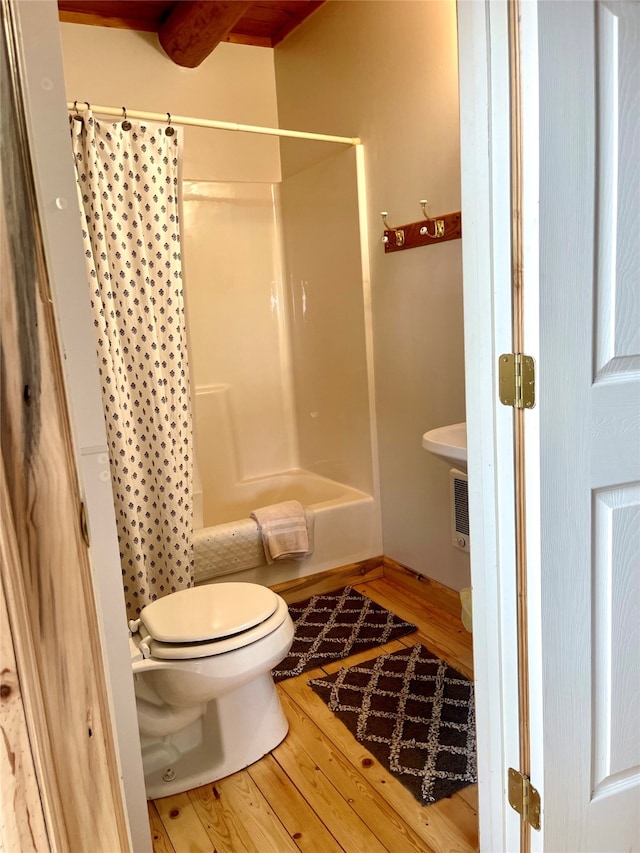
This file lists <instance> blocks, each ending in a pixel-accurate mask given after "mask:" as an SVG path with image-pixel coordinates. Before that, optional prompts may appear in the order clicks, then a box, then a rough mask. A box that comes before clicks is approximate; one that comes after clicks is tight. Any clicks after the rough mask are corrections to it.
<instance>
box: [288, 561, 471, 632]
mask: <svg viewBox="0 0 640 853" xmlns="http://www.w3.org/2000/svg"><path fill="white" fill-rule="evenodd" d="M380 578H387V579H388V580H390V581H392V582H393V583H396V584H398V585H399V586H403V587H404V588H405V589H409V590H412V591H414V592H416V593H417V594H418V595H420V596H422V597H425V598H428V599H429V600H431V601H433V602H434V603H437V604H438V605H439V606H440V607H441V608H442V609H443V610H446V611H447V612H448V613H450V614H451V615H452V616H455V617H456V618H459V617H460V595H459V593H457V592H456V591H455V590H454V589H450V588H449V587H448V586H445V585H444V584H441V583H439V582H438V581H436V580H433V579H432V578H428V577H426V576H425V575H420V574H418V572H416V571H414V570H413V569H411V568H409V566H404V565H403V564H402V563H398V562H397V561H396V560H393V559H391V557H385V556H380V557H371V558H370V559H369V560H361V561H360V562H357V563H350V564H349V565H347V566H339V567H338V568H336V569H328V570H327V571H325V572H318V573H317V574H315V575H307V576H306V577H303V578H293V579H292V580H288V581H283V582H282V583H278V584H273V585H272V586H271V589H272V590H273V591H274V592H277V593H278V595H281V596H282V597H283V598H284V600H285V601H286V602H287V603H288V604H293V603H295V602H296V601H303V600H304V599H305V598H309V597H310V596H312V595H321V594H322V593H323V592H333V591H334V590H336V589H341V588H342V587H343V586H355V585H356V584H360V583H365V582H366V581H374V580H378V579H380Z"/></svg>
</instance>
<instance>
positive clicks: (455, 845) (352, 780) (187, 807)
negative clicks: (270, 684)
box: [149, 570, 479, 853]
mask: <svg viewBox="0 0 640 853" xmlns="http://www.w3.org/2000/svg"><path fill="white" fill-rule="evenodd" d="M352 585H353V586H354V588H355V589H358V590H359V591H360V592H362V593H363V594H364V595H367V596H368V597H369V598H371V599H373V600H374V601H376V602H378V603H379V604H381V605H382V606H384V607H387V608H388V609H390V610H392V611H393V612H394V613H397V614H398V615H399V616H402V617H403V618H405V619H409V620H411V621H412V622H414V623H415V624H416V625H417V626H418V631H417V632H416V633H415V634H411V635H409V636H408V637H403V638H401V639H400V640H395V641H394V642H392V643H388V644H387V645H386V646H380V647H378V648H376V649H372V650H370V651H368V652H361V653H360V654H358V655H353V656H352V657H350V658H346V659H345V660H344V661H340V662H338V663H333V664H330V665H328V666H327V667H326V668H323V669H317V670H313V671H312V672H307V673H304V674H303V675H301V676H298V677H297V678H291V679H288V680H286V681H282V682H280V684H279V685H278V689H279V691H280V694H281V697H282V702H283V707H284V710H285V713H286V715H287V719H288V720H289V733H288V734H287V737H286V738H285V740H284V741H283V742H282V743H281V744H280V745H279V746H278V747H276V749H274V750H273V751H272V752H271V753H270V754H269V755H266V756H265V757H264V758H262V759H261V760H260V761H258V762H256V764H253V765H252V766H251V767H248V768H247V769H246V770H242V771H240V772H239V773H235V774H233V775H232V776H228V777H227V778H226V779H221V780H219V781H218V782H215V783H213V784H211V785H203V786H202V787H201V788H197V789H195V790H193V791H189V792H188V793H186V794H178V795H177V796H175V797H164V798H163V799H159V800H155V801H154V802H153V803H150V804H149V821H150V825H151V830H152V838H153V850H154V853H172V851H173V853H187V852H188V853H191V851H193V853H199V851H206V853H214V851H215V853H253V851H256V853H257V851H260V853H263V851H273V853H281V852H282V853H285V851H293V850H302V851H305V853H316V851H317V853H334V851H335V853H339V851H343V853H384V851H388V853H405V851H406V853H453V851H460V853H462V852H463V851H477V850H478V849H479V848H478V814H477V810H478V792H477V785H473V786H470V787H468V788H465V789H464V791H462V792H460V793H458V794H454V795H453V796H452V797H448V798H445V799H443V800H440V801H439V802H437V803H434V804H433V805H430V806H421V805H420V804H419V803H418V802H417V801H416V800H415V799H414V797H413V796H412V795H411V794H410V793H409V792H408V791H407V789H406V788H405V787H404V786H403V785H402V784H401V783H400V782H398V781H397V780H396V779H395V778H394V777H393V776H392V775H391V774H390V773H389V772H388V771H387V770H386V769H385V768H384V767H383V766H382V765H381V764H379V763H378V762H377V761H376V760H375V759H374V758H373V756H372V755H370V753H369V752H368V751H367V750H366V749H365V748H364V747H362V746H361V745H360V744H359V743H357V741H356V740H355V739H354V738H353V737H352V736H351V734H350V733H349V732H348V731H347V729H346V728H345V727H344V726H343V725H342V724H341V723H340V722H339V721H338V720H337V718H336V717H335V716H334V715H333V714H332V713H331V712H330V711H329V709H328V708H327V706H326V705H325V704H324V702H322V701H321V700H320V698H319V697H318V696H317V695H316V694H315V693H314V692H313V690H312V689H311V688H310V687H308V686H307V680H308V679H309V678H312V677H314V676H316V675H321V674H323V673H325V672H326V673H329V672H334V671H335V670H336V669H338V668H339V667H340V666H349V665H352V664H354V663H356V662H360V661H363V660H368V659H369V658H373V657H376V656H377V655H379V654H381V653H382V652H389V651H395V650H397V649H400V648H402V647H403V646H404V647H407V646H412V645H415V644H416V643H422V644H424V645H426V646H427V647H428V648H429V649H430V650H431V651H433V652H435V653H436V654H437V655H439V656H440V657H441V658H442V659H443V660H445V661H446V662H447V663H449V664H450V665H451V666H453V667H455V668H456V669H458V670H459V671H460V672H462V673H464V674H465V675H467V676H469V677H471V676H472V675H473V660H472V653H471V635H470V634H469V633H467V631H465V629H464V627H463V625H462V622H461V621H460V619H459V617H458V616H457V615H455V614H456V612H457V609H458V608H457V605H456V602H455V598H454V596H453V594H450V593H449V592H448V591H446V590H443V588H442V587H440V588H437V587H433V586H431V585H430V584H423V583H417V582H416V581H415V580H413V579H411V578H410V576H408V575H407V576H406V577H405V576H404V575H403V573H402V572H401V571H395V570H394V571H392V572H389V573H388V575H387V576H385V577H381V578H375V579H373V580H366V581H364V582H362V583H357V584H356V583H353V584H352ZM312 592H313V591H311V592H309V593H308V594H312Z"/></svg>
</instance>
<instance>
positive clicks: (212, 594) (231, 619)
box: [140, 583, 278, 643]
mask: <svg viewBox="0 0 640 853" xmlns="http://www.w3.org/2000/svg"><path fill="white" fill-rule="evenodd" d="M277 606H278V596H277V595H276V594H275V592H273V591H272V590H270V589H268V588H267V587H266V586H260V584H254V583H213V584H205V585H203V586H196V587H191V588H190V589H183V590H180V591H179V592H173V593H171V594H170V595H166V596H165V597H164V598H158V599H157V600H156V601H153V602H152V603H151V604H148V605H147V606H146V607H144V608H143V609H142V611H141V613H140V621H141V622H142V623H143V625H144V626H145V628H146V629H147V632H148V633H149V634H150V635H151V637H152V638H153V639H154V640H159V641H160V642H163V643H197V642H202V641H204V640H215V639H219V638H222V637H230V636H232V635H233V634H238V633H240V632H241V631H246V630H248V629H249V628H253V627H254V626H255V625H259V624H260V623H261V622H264V620H265V619H268V618H269V616H271V615H272V614H273V613H275V610H276V608H277Z"/></svg>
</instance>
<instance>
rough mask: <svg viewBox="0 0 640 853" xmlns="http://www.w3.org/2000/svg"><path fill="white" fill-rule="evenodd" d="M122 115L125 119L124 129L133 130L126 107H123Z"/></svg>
mask: <svg viewBox="0 0 640 853" xmlns="http://www.w3.org/2000/svg"><path fill="white" fill-rule="evenodd" d="M122 115H123V117H124V121H123V122H122V129H123V130H131V122H130V121H128V120H127V108H126V107H123V108H122Z"/></svg>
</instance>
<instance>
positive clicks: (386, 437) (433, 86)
mask: <svg viewBox="0 0 640 853" xmlns="http://www.w3.org/2000/svg"><path fill="white" fill-rule="evenodd" d="M275 55H276V83H277V89H278V110H279V115H280V123H281V126H283V127H295V128H299V129H302V130H311V131H317V132H325V133H338V134H344V135H354V136H355V135H357V136H360V137H361V138H362V139H363V142H364V144H365V152H366V168H367V195H368V216H369V227H370V229H371V234H372V254H371V274H372V298H373V314H374V345H375V373H376V396H377V399H376V404H377V412H378V439H379V461H380V473H381V484H382V513H383V538H384V552H385V554H387V555H388V556H390V557H392V558H394V559H396V560H398V561H400V562H402V563H405V564H406V565H408V566H410V567H412V568H414V569H415V570H416V571H419V572H421V573H423V574H426V575H428V576H430V577H433V578H436V579H437V580H439V581H441V582H442V583H445V584H447V585H449V586H451V587H454V588H459V587H462V586H464V585H466V584H467V583H468V580H469V561H468V557H467V555H465V554H463V553H462V552H460V551H458V550H456V549H455V548H453V547H452V546H451V545H450V544H449V506H448V502H449V498H448V474H447V468H446V466H445V464H444V463H442V462H440V461H439V460H438V459H436V458H434V457H432V456H430V455H429V454H428V453H427V452H426V451H424V450H423V449H422V447H421V437H422V434H423V433H424V432H425V431H426V430H428V429H431V428H433V427H436V426H441V425H443V424H447V423H455V422H457V421H461V420H464V418H465V411H464V351H463V317H462V268H461V243H460V241H455V242H449V243H444V244H442V245H440V246H434V247H429V248H427V247H423V248H418V249H413V250H410V251H407V252H403V253H398V254H391V255H387V256H385V255H384V251H383V247H382V245H381V244H380V242H379V241H378V240H377V239H376V235H378V234H380V236H381V230H382V226H381V222H380V217H379V211H381V210H388V211H389V221H390V222H391V223H392V224H396V223H397V224H402V223H406V222H413V221H417V220H418V219H420V218H421V212H420V206H419V203H418V202H419V199H421V198H427V199H429V202H430V204H429V211H430V212H431V213H432V214H436V213H446V212H449V211H453V210H459V209H460V174H459V170H460V166H459V131H458V98H457V55H456V18H455V2H453V0H446V1H445V0H443V2H439V0H431V2H424V1H423V0H417V2H412V0H404V2H402V3H398V2H387V0H380V1H379V2H331V3H327V4H326V5H324V6H323V7H321V8H320V9H319V10H318V11H317V12H316V13H314V15H312V16H311V18H309V20H308V21H307V22H305V24H304V25H303V26H302V27H301V28H300V29H298V30H296V31H295V32H294V33H293V34H292V35H291V36H290V37H289V38H288V39H287V40H286V41H285V42H284V43H283V44H281V45H279V46H278V47H277V48H276V50H275Z"/></svg>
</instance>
